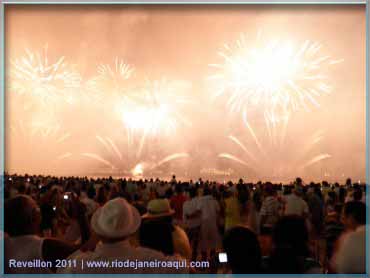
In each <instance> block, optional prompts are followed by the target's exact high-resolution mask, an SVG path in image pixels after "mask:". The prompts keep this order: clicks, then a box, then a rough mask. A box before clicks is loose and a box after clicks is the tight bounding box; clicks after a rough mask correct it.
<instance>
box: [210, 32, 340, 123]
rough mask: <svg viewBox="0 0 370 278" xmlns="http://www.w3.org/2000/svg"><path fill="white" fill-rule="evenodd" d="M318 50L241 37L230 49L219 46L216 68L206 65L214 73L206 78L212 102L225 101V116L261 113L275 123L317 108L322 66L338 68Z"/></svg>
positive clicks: (312, 45)
mask: <svg viewBox="0 0 370 278" xmlns="http://www.w3.org/2000/svg"><path fill="white" fill-rule="evenodd" d="M320 49H321V45H320V44H319V43H316V42H310V41H305V42H304V43H303V44H302V45H301V46H294V45H293V44H291V43H289V42H283V41H278V40H275V41H270V42H265V41H263V40H262V38H261V32H259V33H258V36H257V41H256V42H255V43H250V42H248V41H247V39H246V37H245V36H244V35H242V36H241V37H240V39H239V40H237V41H236V43H235V44H233V45H228V44H225V45H224V47H223V49H222V50H221V51H220V52H219V55H220V56H221V58H222V59H223V63H221V64H211V65H210V66H211V67H213V68H216V70H217V72H216V73H215V74H214V75H212V76H210V77H209V78H210V79H211V80H212V83H213V84H214V91H215V93H214V97H219V96H221V95H226V96H227V106H228V107H229V109H230V111H231V112H246V111H250V110H254V109H257V110H262V111H264V116H265V119H266V120H268V121H278V120H279V119H280V117H281V116H283V117H286V116H287V115H289V114H290V113H291V112H292V111H296V110H298V109H301V108H303V109H306V110H308V109H310V107H312V106H315V107H317V106H319V102H318V97H320V96H321V95H323V94H329V93H330V92H331V91H332V87H331V86H330V85H328V82H327V81H328V76H327V75H326V74H325V70H326V69H327V67H330V66H331V65H334V64H337V63H340V62H341V61H342V60H334V59H332V58H331V56H329V55H326V56H322V55H321V54H320Z"/></svg>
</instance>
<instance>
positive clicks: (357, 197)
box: [353, 188, 362, 201]
mask: <svg viewBox="0 0 370 278" xmlns="http://www.w3.org/2000/svg"><path fill="white" fill-rule="evenodd" d="M361 199H362V190H361V188H356V189H355V191H354V192H353V200H354V201H361Z"/></svg>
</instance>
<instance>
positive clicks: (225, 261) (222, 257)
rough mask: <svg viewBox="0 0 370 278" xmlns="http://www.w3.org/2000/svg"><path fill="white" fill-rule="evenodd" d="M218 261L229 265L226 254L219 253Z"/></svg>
mask: <svg viewBox="0 0 370 278" xmlns="http://www.w3.org/2000/svg"><path fill="white" fill-rule="evenodd" d="M218 261H219V262H220V263H227V254H226V253H223V252H222V253H218Z"/></svg>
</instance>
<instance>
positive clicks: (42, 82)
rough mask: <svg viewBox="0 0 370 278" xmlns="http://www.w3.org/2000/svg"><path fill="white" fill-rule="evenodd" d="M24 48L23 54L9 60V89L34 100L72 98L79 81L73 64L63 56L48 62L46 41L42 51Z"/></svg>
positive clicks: (46, 100) (50, 101) (46, 103)
mask: <svg viewBox="0 0 370 278" xmlns="http://www.w3.org/2000/svg"><path fill="white" fill-rule="evenodd" d="M25 52H26V54H25V55H24V56H23V57H21V58H17V59H15V60H11V61H10V66H11V68H10V75H9V78H10V79H9V89H10V90H11V91H15V92H17V93H19V94H23V95H27V96H29V97H31V98H32V101H33V102H34V103H37V104H40V103H41V104H45V105H50V104H51V103H53V102H57V101H60V100H64V101H67V102H71V101H73V92H74V90H76V89H78V88H79V87H80V82H81V76H80V74H79V73H78V72H77V70H76V69H75V66H74V65H70V64H68V63H67V62H66V61H65V57H64V56H63V57H60V58H58V59H57V60H56V61H55V62H50V61H49V58H48V53H47V52H48V46H47V45H46V46H45V47H44V49H43V52H42V53H38V52H36V53H32V52H31V51H29V50H28V49H26V50H25Z"/></svg>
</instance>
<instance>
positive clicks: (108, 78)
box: [86, 57, 135, 101]
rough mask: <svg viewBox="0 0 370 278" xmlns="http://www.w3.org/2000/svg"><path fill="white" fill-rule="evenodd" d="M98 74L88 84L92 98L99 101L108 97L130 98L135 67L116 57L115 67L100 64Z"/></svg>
mask: <svg viewBox="0 0 370 278" xmlns="http://www.w3.org/2000/svg"><path fill="white" fill-rule="evenodd" d="M97 72H98V74H97V76H95V77H93V78H92V79H90V80H89V81H88V82H87V84H86V86H87V89H88V91H89V92H90V93H91V94H92V95H90V97H92V98H94V99H96V100H97V101H101V100H102V99H104V98H106V97H107V96H109V97H113V98H117V97H118V98H121V99H122V98H125V97H128V93H129V92H131V90H130V88H131V87H132V86H131V84H130V81H131V78H132V77H133V75H134V72H135V70H134V67H132V66H131V65H129V64H126V63H125V62H124V61H123V60H120V59H119V58H118V57H116V59H115V61H114V63H113V65H110V64H100V65H99V66H98V69H97Z"/></svg>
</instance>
